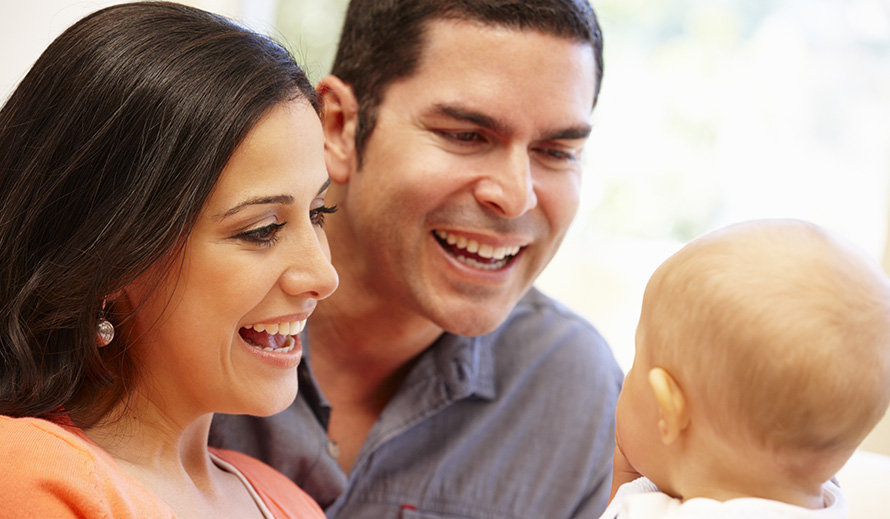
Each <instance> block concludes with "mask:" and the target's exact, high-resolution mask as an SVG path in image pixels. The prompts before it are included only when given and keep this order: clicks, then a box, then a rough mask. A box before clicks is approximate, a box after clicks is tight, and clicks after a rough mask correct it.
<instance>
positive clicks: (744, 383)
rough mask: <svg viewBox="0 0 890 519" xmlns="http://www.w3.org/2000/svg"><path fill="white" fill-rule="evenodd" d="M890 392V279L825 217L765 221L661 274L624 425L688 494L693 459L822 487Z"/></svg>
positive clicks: (730, 233) (677, 259) (653, 284)
mask: <svg viewBox="0 0 890 519" xmlns="http://www.w3.org/2000/svg"><path fill="white" fill-rule="evenodd" d="M888 402H890V280H888V279H887V277H886V276H885V275H884V273H883V272H882V271H881V269H880V268H879V267H878V265H877V264H876V263H875V262H874V261H872V260H870V259H869V258H868V257H867V256H866V255H865V254H864V253H862V252H860V251H858V250H857V249H855V248H854V247H852V246H851V245H849V244H847V243H845V242H843V241H841V240H839V239H838V238H836V237H834V236H832V235H830V234H829V233H827V232H826V231H825V230H823V229H820V228H819V227H817V226H815V225H812V224H809V223H805V222H801V221H794V220H764V221H754V222H748V223H743V224H738V225H734V226H731V227H728V228H725V229H722V230H719V231H716V232H713V233H710V234H707V235H705V236H703V237H701V238H699V239H697V240H695V241H693V242H692V243H690V244H689V245H687V246H686V247H684V248H683V249H682V250H680V251H679V252H678V253H676V254H675V255H673V256H671V257H670V258H669V259H668V260H667V261H665V262H664V263H663V264H662V265H661V266H660V267H659V268H658V269H657V270H656V272H655V274H653V276H652V278H651V279H650V281H649V284H648V286H647V287H646V293H645V295H644V297H643V307H642V312H641V315H640V322H639V326H638V328H637V339H636V356H635V358H634V366H633V368H632V369H631V371H630V372H629V373H628V376H627V380H626V381H625V387H624V390H623V391H622V395H621V398H620V399H619V411H618V420H619V426H618V434H617V437H618V442H619V446H620V448H621V450H622V452H623V453H624V455H625V456H626V457H627V459H628V460H629V462H630V463H631V464H633V465H634V467H635V468H636V469H637V470H638V471H640V472H641V473H642V474H643V475H645V476H648V477H649V478H650V479H652V480H653V481H655V483H656V484H658V485H659V486H660V487H661V488H662V490H665V491H666V492H668V493H672V494H674V495H679V496H683V497H688V496H684V492H683V486H684V485H685V484H686V482H687V481H688V480H689V478H690V477H692V476H689V473H688V471H686V468H688V467H689V466H690V465H695V468H694V470H695V471H697V472H698V473H699V476H698V477H708V476H705V475H704V474H705V473H707V472H709V471H711V472H713V471H716V470H722V471H725V472H728V473H731V474H732V476H731V477H730V478H728V479H729V480H730V481H728V483H731V479H732V477H736V476H738V477H740V478H745V477H748V476H746V474H745V473H746V472H750V473H751V474H750V477H754V478H756V477H757V476H756V474H757V473H761V474H762V473H763V472H764V471H771V472H773V473H778V474H780V475H782V476H784V477H785V478H786V479H794V480H795V481H799V482H801V484H802V485H804V486H807V485H809V486H808V488H812V485H813V484H814V483H816V484H821V483H822V482H824V481H827V480H828V479H830V478H831V477H832V476H833V475H834V474H835V473H836V472H837V470H838V469H839V468H840V467H841V466H843V464H844V463H845V462H846V460H847V459H848V458H849V456H850V455H851V454H852V452H853V450H854V449H855V448H856V446H858V445H859V443H860V442H861V441H862V439H863V438H864V437H865V435H866V434H867V433H868V432H869V431H870V430H871V429H872V428H873V427H874V426H875V424H876V423H877V422H878V421H879V420H880V418H881V416H882V415H883V414H884V412H885V411H886V409H887V406H888ZM711 477H713V476H711ZM692 478H693V479H694V478H695V477H692ZM724 479H726V478H724Z"/></svg>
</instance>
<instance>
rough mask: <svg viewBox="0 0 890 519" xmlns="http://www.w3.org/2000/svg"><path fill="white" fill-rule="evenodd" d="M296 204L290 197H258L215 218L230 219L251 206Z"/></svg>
mask: <svg viewBox="0 0 890 519" xmlns="http://www.w3.org/2000/svg"><path fill="white" fill-rule="evenodd" d="M292 203H294V197H292V196H290V195H276V196H258V197H255V198H250V199H248V200H245V201H244V202H241V203H240V204H238V205H236V206H235V207H233V208H231V209H229V210H228V211H226V212H225V213H222V214H218V215H216V216H214V218H215V219H217V220H221V219H223V218H228V217H229V216H232V215H233V214H235V213H237V212H239V211H241V210H242V209H244V208H245V207H248V206H251V205H265V204H281V205H290V204H292Z"/></svg>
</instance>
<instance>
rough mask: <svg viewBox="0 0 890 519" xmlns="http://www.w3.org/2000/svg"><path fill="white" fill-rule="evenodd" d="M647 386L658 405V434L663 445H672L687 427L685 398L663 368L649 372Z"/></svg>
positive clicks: (687, 414)
mask: <svg viewBox="0 0 890 519" xmlns="http://www.w3.org/2000/svg"><path fill="white" fill-rule="evenodd" d="M649 386H650V387H651V388H652V393H653V394H654V395H655V401H656V402H657V403H658V432H659V434H660V435H661V441H662V443H664V444H665V445H670V444H672V443H674V442H675V441H676V440H677V438H679V437H680V435H681V434H682V433H683V431H685V430H686V428H687V427H688V426H689V413H688V410H687V408H686V397H685V395H684V394H683V390H682V389H681V388H680V385H679V384H677V381H676V380H674V377H672V376H671V374H670V373H668V372H667V371H666V370H665V369H664V368H652V369H651V370H650V371H649Z"/></svg>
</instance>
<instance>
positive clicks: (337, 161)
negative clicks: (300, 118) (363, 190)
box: [316, 76, 358, 184]
mask: <svg viewBox="0 0 890 519" xmlns="http://www.w3.org/2000/svg"><path fill="white" fill-rule="evenodd" d="M316 91H317V92H318V97H319V100H320V101H321V102H322V104H323V105H324V111H323V117H322V121H321V123H322V126H323V127H324V151H325V162H326V164H327V167H328V174H329V175H330V176H331V180H333V181H334V182H337V183H338V184H344V183H346V182H347V181H348V180H349V175H350V173H351V172H352V171H354V170H355V168H356V167H357V165H358V159H357V157H356V150H355V130H356V126H357V124H358V101H357V100H356V98H355V93H353V91H352V87H350V86H349V85H347V84H346V83H344V82H343V81H342V80H341V79H340V78H338V77H337V76H327V77H326V78H324V79H322V80H321V82H320V83H319V84H318V87H317V88H316Z"/></svg>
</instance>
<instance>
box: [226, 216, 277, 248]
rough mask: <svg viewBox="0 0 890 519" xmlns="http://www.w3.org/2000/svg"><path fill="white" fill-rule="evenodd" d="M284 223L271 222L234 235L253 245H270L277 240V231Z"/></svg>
mask: <svg viewBox="0 0 890 519" xmlns="http://www.w3.org/2000/svg"><path fill="white" fill-rule="evenodd" d="M285 225H287V222H281V223H272V224H269V225H267V226H265V227H260V228H259V229H252V230H250V231H244V232H242V233H238V234H236V235H235V236H234V237H235V238H237V239H239V240H244V241H246V242H248V243H252V244H254V245H266V246H272V245H274V244H275V242H277V241H278V231H279V230H281V228H282V227H284V226H285Z"/></svg>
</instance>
